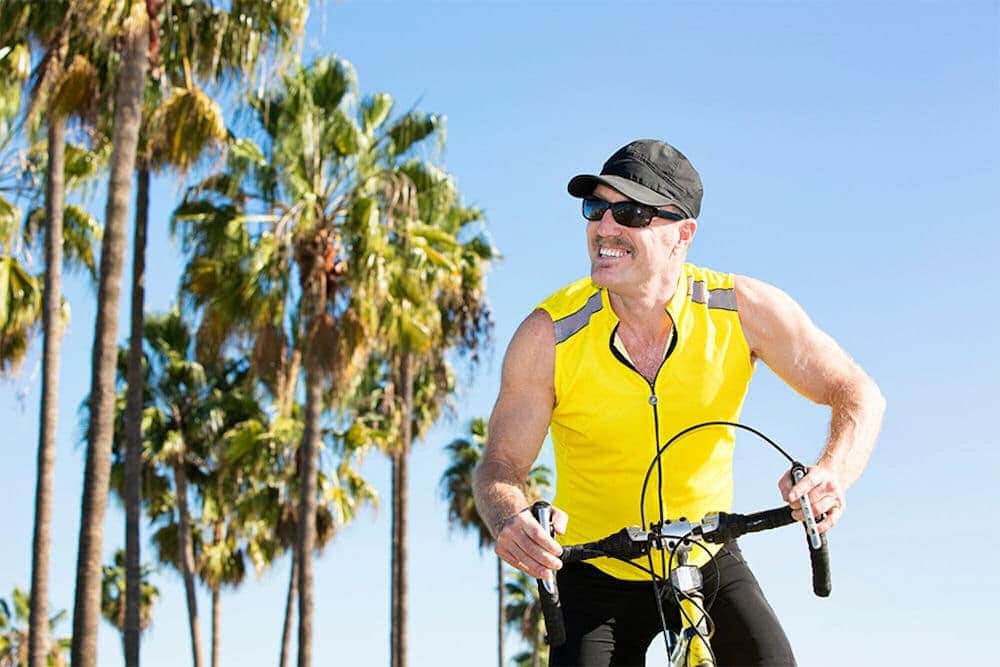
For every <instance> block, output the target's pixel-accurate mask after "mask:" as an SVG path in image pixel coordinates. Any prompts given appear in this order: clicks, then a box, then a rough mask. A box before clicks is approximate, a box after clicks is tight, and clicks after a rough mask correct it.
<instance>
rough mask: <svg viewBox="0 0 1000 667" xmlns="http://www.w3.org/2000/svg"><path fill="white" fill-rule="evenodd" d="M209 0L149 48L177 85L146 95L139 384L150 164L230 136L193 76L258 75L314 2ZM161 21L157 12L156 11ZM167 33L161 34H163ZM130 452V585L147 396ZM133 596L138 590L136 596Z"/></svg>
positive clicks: (170, 15)
mask: <svg viewBox="0 0 1000 667" xmlns="http://www.w3.org/2000/svg"><path fill="white" fill-rule="evenodd" d="M214 4H215V3H211V2H190V3H168V4H167V6H166V9H167V16H166V17H165V21H164V22H163V24H162V30H161V29H160V28H161V25H160V23H158V22H156V25H155V26H154V28H153V30H154V32H155V33H156V34H157V35H158V36H160V40H159V41H158V43H157V47H155V48H153V49H152V52H151V54H150V56H151V58H152V60H153V61H154V63H155V65H154V68H153V74H154V78H156V79H158V80H159V83H160V84H161V88H162V87H166V86H167V85H168V84H171V85H172V90H171V92H170V93H169V95H167V96H166V99H163V95H162V94H160V90H159V89H158V88H156V87H152V89H151V91H150V94H149V95H147V98H146V99H147V103H148V106H147V109H148V111H147V113H146V114H144V115H145V116H146V117H147V121H146V123H145V125H146V132H145V139H146V141H145V145H144V147H143V150H141V151H140V155H139V159H138V161H137V163H136V175H137V189H138V192H137V198H136V215H135V231H134V248H133V269H132V312H131V335H130V348H129V377H130V379H131V380H132V382H131V383H130V384H136V385H139V384H141V374H142V369H141V357H142V336H143V309H144V300H145V294H144V280H145V254H146V232H147V226H148V218H149V215H148V211H149V180H150V170H151V169H155V170H162V169H165V168H167V167H172V168H175V169H177V170H178V171H179V172H180V173H182V174H183V173H185V172H186V171H187V169H188V168H189V167H190V166H191V165H192V164H194V163H195V162H197V161H198V160H199V159H200V157H201V155H202V154H203V153H204V152H205V151H206V149H207V148H209V147H211V146H212V145H213V144H214V145H219V144H221V143H222V142H223V141H224V139H225V137H226V130H225V127H224V125H223V122H222V116H221V111H220V109H219V107H218V105H217V104H215V102H214V101H213V100H212V99H211V98H210V97H209V96H208V95H207V94H206V93H205V92H204V91H203V90H202V89H201V88H199V87H198V86H197V85H196V82H195V79H196V78H201V79H208V80H209V81H210V82H213V83H216V84H224V83H225V82H226V81H227V80H232V79H234V78H238V77H240V78H241V77H247V78H252V77H253V74H254V70H255V68H256V65H257V62H258V59H259V58H260V57H261V56H262V54H264V53H266V52H267V50H268V47H269V46H271V45H275V46H276V47H277V48H276V50H277V53H278V56H279V60H283V59H284V57H285V56H287V54H288V50H289V47H290V45H291V44H293V43H294V42H295V40H297V38H298V37H299V36H300V35H301V33H302V31H303V29H304V24H305V15H306V13H307V10H308V3H307V2H304V1H303V0H282V1H281V2H268V3H261V2H251V3H235V4H234V6H232V7H230V8H229V9H230V11H226V10H224V9H222V8H219V7H215V6H214ZM154 22H155V18H154ZM161 33H162V35H161ZM127 410H128V417H127V423H128V431H129V435H128V442H129V446H128V448H127V455H126V485H125V487H126V502H125V507H126V530H125V532H126V551H127V553H128V559H127V561H128V567H127V570H128V577H127V579H128V581H129V582H130V590H133V591H134V590H136V589H137V588H138V580H139V572H138V568H139V513H140V504H141V498H140V482H139V477H140V467H141V463H140V461H139V457H140V453H141V440H142V433H141V418H140V415H141V411H142V396H141V394H140V391H139V389H135V390H132V391H130V392H129V395H128V407H127ZM132 597H133V598H134V597H135V596H132ZM137 614H138V610H137V607H136V606H135V605H130V607H129V610H128V618H129V623H127V627H126V635H125V637H126V640H125V644H126V653H125V655H126V663H127V664H128V665H135V664H137V663H138V659H139V629H138V627H137V622H138V621H137V618H138V617H137Z"/></svg>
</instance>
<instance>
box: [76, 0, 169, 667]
mask: <svg viewBox="0 0 1000 667" xmlns="http://www.w3.org/2000/svg"><path fill="white" fill-rule="evenodd" d="M148 2H151V3H153V5H154V7H155V5H156V4H157V3H156V0H148ZM154 14H155V12H154ZM121 34H122V37H123V45H124V46H123V49H122V53H121V69H120V74H119V78H118V86H117V90H116V92H115V112H114V134H113V139H112V154H111V174H110V177H109V181H108V205H107V210H106V213H105V229H104V238H103V242H102V244H101V264H100V283H99V288H98V299H97V321H96V324H95V330H94V350H93V361H92V369H91V373H92V374H91V389H90V411H89V412H90V421H89V425H88V429H87V456H86V467H85V472H84V483H83V487H84V488H83V500H82V507H81V516H80V541H79V551H78V557H77V576H76V594H75V601H74V612H73V646H72V662H73V664H74V665H75V666H78V667H95V666H96V664H97V625H98V621H99V618H100V602H101V598H100V584H101V581H100V578H101V544H102V543H103V538H104V511H105V507H106V498H107V488H108V479H109V475H110V468H111V441H112V435H113V422H114V398H115V391H114V386H115V362H116V356H117V347H116V344H117V336H118V306H119V300H120V294H121V277H122V264H123V260H124V254H125V219H126V217H127V213H128V201H129V199H130V196H131V191H132V170H133V168H134V165H135V156H136V145H137V142H138V136H139V124H140V119H141V109H142V94H143V88H144V83H145V79H146V70H147V68H148V65H149V15H148V14H147V8H146V6H145V5H144V4H143V3H140V2H136V3H133V4H132V5H131V8H130V9H129V14H128V17H127V18H126V19H125V20H124V22H123V24H122V33H121Z"/></svg>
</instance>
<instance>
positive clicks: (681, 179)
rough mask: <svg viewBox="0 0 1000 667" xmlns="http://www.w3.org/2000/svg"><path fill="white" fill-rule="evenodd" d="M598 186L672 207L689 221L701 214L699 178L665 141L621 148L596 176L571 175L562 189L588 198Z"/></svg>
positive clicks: (689, 164) (636, 198) (576, 195)
mask: <svg viewBox="0 0 1000 667" xmlns="http://www.w3.org/2000/svg"><path fill="white" fill-rule="evenodd" d="M600 183H603V184H604V185H607V186H610V187H612V188H614V189H615V190H617V191H618V192H620V193H622V194H623V195H625V196H626V197H628V198H629V199H632V200H635V201H637V202H639V203H640V204H648V205H649V206H666V205H667V204H673V205H674V206H676V207H678V208H679V209H681V210H682V211H683V212H684V214H685V215H687V216H688V217H691V218H697V217H698V214H699V213H700V212H701V194H702V188H701V177H700V176H699V175H698V172H697V171H695V169H694V167H692V166H691V163H690V162H688V159H687V158H686V157H685V156H684V154H683V153H681V152H680V151H679V150H677V149H676V148H674V147H673V146H671V145H670V144H668V143H666V142H665V141H657V140H655V139H639V140H637V141H633V142H632V143H630V144H628V145H626V146H622V147H621V148H619V149H618V150H617V151H615V154H614V155H612V156H611V157H609V158H608V161H607V162H605V163H604V166H603V167H602V168H601V173H600V175H598V176H595V175H593V174H580V175H578V176H574V177H573V178H571V179H570V181H569V185H567V186H566V189H567V190H569V193H570V194H571V195H573V196H574V197H589V196H590V195H591V194H593V192H594V188H595V187H597V185H598V184H600Z"/></svg>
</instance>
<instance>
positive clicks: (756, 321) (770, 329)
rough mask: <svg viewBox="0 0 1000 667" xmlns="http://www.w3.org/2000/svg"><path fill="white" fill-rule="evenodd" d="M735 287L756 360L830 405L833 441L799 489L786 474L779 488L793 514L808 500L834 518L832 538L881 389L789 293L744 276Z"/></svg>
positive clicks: (860, 464)
mask: <svg viewBox="0 0 1000 667" xmlns="http://www.w3.org/2000/svg"><path fill="white" fill-rule="evenodd" d="M735 287H736V301H737V305H738V308H739V312H740V321H741V323H742V325H743V332H744V335H745V336H746V339H747V342H748V343H749V344H750V350H751V351H752V352H753V354H754V355H755V356H756V357H759V358H761V359H762V360H763V361H764V363H766V364H767V365H768V367H770V368H771V370H773V371H774V372H775V373H776V374H777V375H778V376H779V377H780V378H781V379H783V380H784V381H785V382H787V383H788V384H789V385H790V386H791V387H792V388H794V389H795V390H796V391H798V392H799V393H800V394H802V395H803V396H805V397H806V398H808V399H810V400H811V401H813V402H815V403H820V404H822V405H828V406H830V435H829V437H828V438H827V442H826V446H825V447H824V449H823V454H822V455H821V456H820V458H819V461H817V463H816V465H815V466H813V467H812V468H811V469H810V471H809V474H808V475H807V476H806V478H805V479H803V480H802V481H801V482H799V483H798V484H797V485H794V486H793V485H792V482H791V480H790V478H789V476H788V475H787V474H786V475H785V476H784V477H782V479H781V481H780V482H779V488H780V489H781V492H782V495H783V496H784V497H785V499H786V500H787V501H788V502H790V503H791V504H792V507H793V508H795V509H798V507H799V503H798V501H799V498H801V497H802V496H803V495H805V494H806V493H808V494H809V499H810V500H811V501H812V504H813V508H814V512H816V513H817V514H819V513H822V512H826V513H827V519H826V520H825V521H824V522H823V523H821V524H820V530H821V531H823V532H825V531H826V530H828V529H829V528H831V527H832V526H833V525H834V524H835V523H836V522H837V520H838V519H839V518H840V516H841V515H842V514H843V511H844V508H845V507H846V501H845V499H844V494H845V492H846V490H847V488H848V487H850V486H851V485H852V484H853V483H854V482H855V481H856V480H857V479H858V477H860V476H861V472H862V471H863V470H864V468H865V465H867V463H868V459H869V457H870V456H871V452H872V449H873V448H874V446H875V440H876V438H877V437H878V432H879V429H880V428H881V425H882V415H883V413H884V412H885V399H884V398H883V397H882V394H881V392H879V389H878V386H877V385H876V384H875V382H874V381H873V380H872V379H871V378H870V377H868V375H867V374H866V373H865V372H864V371H863V370H862V369H861V367H860V366H858V365H857V364H856V363H855V362H854V361H853V360H852V359H851V358H850V357H849V356H848V355H847V353H846V352H844V350H842V349H841V348H840V346H839V345H837V343H836V341H834V340H833V338H831V337H830V336H829V335H828V334H826V333H825V332H823V331H821V330H820V329H819V327H817V326H816V325H815V324H813V322H812V320H810V319H809V316H808V315H806V313H805V311H804V310H803V309H802V307H801V306H799V304H797V303H796V302H795V301H794V300H792V298H791V297H789V296H788V295H787V294H785V293H784V292H782V291H781V290H779V289H778V288H776V287H773V286H771V285H768V284H766V283H763V282H760V281H759V280H754V279H752V278H747V277H745V276H737V278H736V284H735ZM799 518H801V517H799Z"/></svg>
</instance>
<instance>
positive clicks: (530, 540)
mask: <svg viewBox="0 0 1000 667" xmlns="http://www.w3.org/2000/svg"><path fill="white" fill-rule="evenodd" d="M513 537H514V543H515V544H516V545H517V546H518V547H519V548H520V549H521V551H523V552H524V553H525V554H526V555H527V556H528V558H529V559H530V560H531V562H534V563H537V564H538V565H540V566H543V567H546V568H548V569H550V570H558V569H559V568H561V567H562V561H561V560H559V559H558V558H557V557H556V556H557V555H558V554H560V553H562V547H561V546H559V544H558V543H557V542H555V541H554V540H553V539H552V538H551V537H548V536H547V535H545V532H544V531H539V535H534V534H532V535H527V534H523V533H522V535H520V536H519V535H514V536H513ZM537 537H544V538H546V539H547V541H548V542H549V543H551V544H552V545H554V547H555V551H553V550H552V548H551V547H549V546H548V544H543V543H540V542H538V541H536V538H537ZM525 562H526V563H527V562H528V561H527V560H525ZM530 564H531V563H529V565H530Z"/></svg>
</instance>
